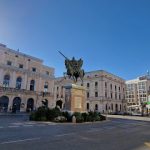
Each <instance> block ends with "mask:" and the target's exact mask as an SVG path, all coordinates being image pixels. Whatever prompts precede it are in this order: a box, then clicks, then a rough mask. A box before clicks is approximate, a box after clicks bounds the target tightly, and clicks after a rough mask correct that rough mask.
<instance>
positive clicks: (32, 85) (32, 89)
mask: <svg viewBox="0 0 150 150" xmlns="http://www.w3.org/2000/svg"><path fill="white" fill-rule="evenodd" d="M34 90H35V81H34V80H31V81H30V91H34Z"/></svg>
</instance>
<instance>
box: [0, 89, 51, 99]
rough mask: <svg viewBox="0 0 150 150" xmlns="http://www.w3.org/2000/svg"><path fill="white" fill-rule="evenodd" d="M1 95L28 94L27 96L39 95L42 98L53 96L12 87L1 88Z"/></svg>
mask: <svg viewBox="0 0 150 150" xmlns="http://www.w3.org/2000/svg"><path fill="white" fill-rule="evenodd" d="M0 94H26V95H37V96H42V97H51V96H53V94H52V93H50V92H42V91H41V92H37V91H30V90H26V89H16V88H11V87H0Z"/></svg>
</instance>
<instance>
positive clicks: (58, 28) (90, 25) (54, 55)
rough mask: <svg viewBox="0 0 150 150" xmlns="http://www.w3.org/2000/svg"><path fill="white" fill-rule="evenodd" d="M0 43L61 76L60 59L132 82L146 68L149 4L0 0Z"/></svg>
mask: <svg viewBox="0 0 150 150" xmlns="http://www.w3.org/2000/svg"><path fill="white" fill-rule="evenodd" d="M0 43H3V44H6V45H7V46H8V47H9V48H12V49H14V50H17V49H18V48H19V49H20V51H21V52H24V53H27V54H29V55H33V56H35V57H38V58H41V59H43V60H44V63H45V65H48V66H52V67H54V68H55V75H56V77H57V76H62V75H63V72H64V71H65V66H64V58H63V57H62V56H60V54H59V53H58V52H57V51H58V50H60V51H62V52H63V53H64V54H65V55H66V56H67V57H69V58H72V56H75V58H77V59H79V58H82V59H83V60H84V66H83V68H84V69H85V71H92V70H101V69H103V70H106V71H108V72H111V73H113V74H116V75H118V76H120V77H122V78H124V79H132V78H136V77H137V76H140V75H143V74H145V73H146V71H147V69H150V0H0Z"/></svg>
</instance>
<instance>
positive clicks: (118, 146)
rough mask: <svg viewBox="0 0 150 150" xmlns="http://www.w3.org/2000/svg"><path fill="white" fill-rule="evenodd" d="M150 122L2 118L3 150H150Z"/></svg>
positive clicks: (0, 117)
mask: <svg viewBox="0 0 150 150" xmlns="http://www.w3.org/2000/svg"><path fill="white" fill-rule="evenodd" d="M149 131H150V122H145V121H138V120H130V119H119V118H113V119H108V120H107V121H102V122H96V123H81V124H71V123H70V124H56V123H51V122H47V123H40V122H30V121H28V119H27V118H23V117H20V116H16V117H11V116H5V117H3V116H0V150H9V149H10V150H58V149H61V150H149V149H150V132H149Z"/></svg>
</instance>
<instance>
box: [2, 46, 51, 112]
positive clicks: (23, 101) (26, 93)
mask: <svg viewBox="0 0 150 150" xmlns="http://www.w3.org/2000/svg"><path fill="white" fill-rule="evenodd" d="M53 87H54V68H51V67H48V66H45V65H43V60H41V59H39V58H36V57H32V56H29V55H26V54H24V53H21V52H19V51H15V50H12V49H10V48H7V47H6V45H3V44H0V112H3V111H5V112H7V111H12V110H13V109H15V110H16V111H18V112H20V111H26V110H34V109H36V108H37V107H39V106H41V105H42V101H46V102H47V105H48V106H49V107H54V106H53V99H54V95H53Z"/></svg>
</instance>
